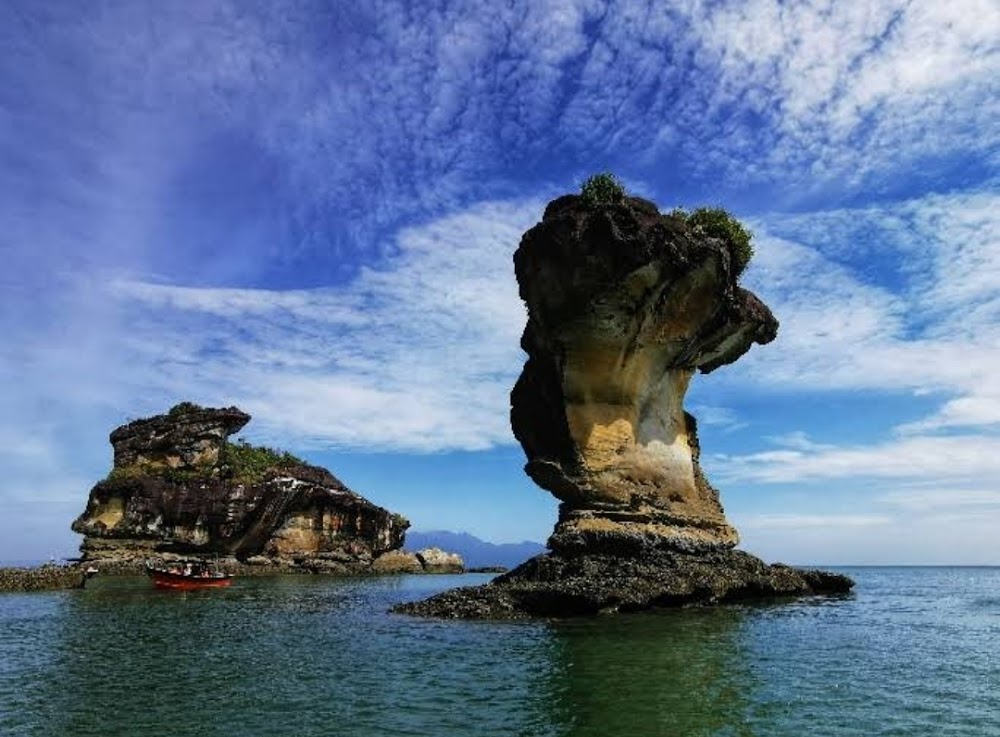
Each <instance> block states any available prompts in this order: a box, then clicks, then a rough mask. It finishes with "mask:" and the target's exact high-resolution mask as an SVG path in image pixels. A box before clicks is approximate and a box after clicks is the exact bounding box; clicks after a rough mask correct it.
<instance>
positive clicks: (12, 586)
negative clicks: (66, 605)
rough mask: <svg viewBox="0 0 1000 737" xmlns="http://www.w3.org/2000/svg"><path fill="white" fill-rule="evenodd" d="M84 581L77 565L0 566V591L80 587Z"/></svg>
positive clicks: (83, 576)
mask: <svg viewBox="0 0 1000 737" xmlns="http://www.w3.org/2000/svg"><path fill="white" fill-rule="evenodd" d="M85 582H86V576H85V575H84V572H83V569H82V568H80V567H79V566H71V565H70V566H60V565H50V564H46V565H43V566H39V567H37V568H0V592H4V591H51V590H54V589H82V588H83V585H84V583H85Z"/></svg>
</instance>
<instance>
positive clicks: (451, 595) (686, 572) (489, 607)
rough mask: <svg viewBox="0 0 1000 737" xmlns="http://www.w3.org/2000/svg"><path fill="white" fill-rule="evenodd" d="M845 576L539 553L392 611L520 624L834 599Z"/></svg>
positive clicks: (744, 560)
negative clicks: (479, 582) (480, 580)
mask: <svg viewBox="0 0 1000 737" xmlns="http://www.w3.org/2000/svg"><path fill="white" fill-rule="evenodd" d="M853 586H854V582H853V581H852V580H851V579H850V578H848V577H847V576H843V575H840V574H837V573H828V572H825V571H816V570H800V569H796V568H791V567H789V566H785V565H781V564H774V565H768V564H767V563H765V562H764V561H762V560H760V559H759V558H755V557H754V556H752V555H750V554H749V553H744V552H742V551H739V550H719V551H714V552H710V553H702V554H698V555H691V554H687V553H681V552H674V551H655V552H652V553H649V554H647V555H644V556H641V557H622V556H616V555H612V554H583V555H578V556H564V555H560V554H558V553H549V554H546V555H540V556H537V557H535V558H532V559H531V560H529V561H526V562H525V563H523V564H522V565H520V566H518V567H517V568H515V569H514V570H513V571H511V572H510V573H507V574H505V575H503V576H499V577H497V578H496V579H494V580H493V581H491V582H490V583H488V584H486V585H484V586H475V587H465V588H459V589H453V590H451V591H446V592H444V593H441V594H438V595H437V596H433V597H431V598H430V599H426V600H424V601H418V602H412V603H408V604H400V605H398V606H396V607H395V608H394V609H393V611H395V612H399V613H403V614H411V615H415V616H422V617H438V618H449V619H525V618H530V617H576V616H587V615H594V614H602V613H610V612H630V611H640V610H643V609H650V608H653V607H675V606H687V605H699V604H719V603H726V602H734V601H745V600H753V599H757V600H760V599H770V598H777V597H791V596H802V595H809V594H842V593H846V592H848V591H850V590H851V588H852V587H853Z"/></svg>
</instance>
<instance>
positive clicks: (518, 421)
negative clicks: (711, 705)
mask: <svg viewBox="0 0 1000 737" xmlns="http://www.w3.org/2000/svg"><path fill="white" fill-rule="evenodd" d="M734 248H735V246H734V245H733V244H731V243H729V242H726V241H723V240H720V239H717V238H713V237H709V236H708V235H707V234H706V233H705V232H704V231H702V230H700V229H699V228H695V227H691V226H690V225H689V224H688V222H687V220H686V219H685V218H684V217H676V216H672V215H666V216H665V215H661V214H660V213H659V211H658V210H657V208H656V206H655V205H653V204H652V203H650V202H647V201H645V200H641V199H637V198H627V199H625V200H624V201H623V202H620V203H617V204H607V205H594V204H588V203H587V202H585V201H584V200H583V199H582V198H580V197H577V196H573V195H570V196H566V197H561V198H559V199H557V200H555V201H553V202H551V203H550V204H549V205H548V207H547V208H546V210H545V215H544V217H543V219H542V222H540V223H539V224H538V225H536V226H535V227H533V228H532V229H531V230H529V231H528V232H527V233H525V234H524V237H523V238H522V240H521V243H520V246H519V247H518V249H517V252H516V253H515V254H514V266H515V271H516V274H517V280H518V285H519V287H520V294H521V298H522V299H523V300H524V302H525V304H526V305H527V308H528V323H527V326H526V327H525V330H524V334H523V336H522V339H521V346H522V348H523V349H524V350H525V352H526V353H527V354H528V360H527V362H526V363H525V366H524V370H523V371H522V373H521V376H520V378H519V379H518V381H517V384H516V385H515V386H514V389H513V391H512V393H511V425H512V427H513V430H514V434H515V436H516V437H517V439H518V441H519V442H520V443H521V446H522V447H523V448H524V451H525V454H526V455H527V459H528V462H527V465H526V467H525V470H526V472H527V473H528V475H529V476H531V478H532V479H533V480H534V481H535V482H536V483H537V484H538V485H539V486H541V487H542V488H544V489H546V490H548V491H549V492H551V493H552V494H553V495H554V496H556V498H558V499H559V500H560V502H561V505H560V511H559V520H558V523H557V524H556V528H555V531H554V532H553V534H552V536H551V537H550V538H549V543H548V544H549V548H550V550H551V552H550V553H548V554H545V555H541V556H538V557H536V558H533V559H531V560H529V561H527V562H526V563H524V564H523V565H521V566H519V567H518V568H516V569H514V570H513V571H511V572H509V573H507V574H505V575H503V576H500V577H498V578H497V579H495V580H494V581H493V582H491V583H490V584H487V585H486V586H481V587H475V588H464V589H457V590H455V591H449V592H445V593H444V594H440V595H438V596H436V597H432V598H431V599H429V600H427V601H424V602H417V603H413V604H407V605H404V606H400V607H398V608H397V610H398V611H402V612H406V613H410V614H419V615H426V616H440V617H491V618H496V617H500V618H508V617H523V616H572V615H580V614H595V613H598V612H607V611H622V610H636V609H642V608H647V607H652V606H669V605H682V604H694V603H718V602H725V601H733V600H738V599H746V598H759V597H773V596H790V595H798V594H807V593H833V592H843V591H847V590H849V589H850V587H851V585H852V582H851V581H850V579H848V578H846V577H844V576H839V575H836V574H825V573H822V572H816V571H798V570H795V569H792V568H789V567H787V566H782V565H773V566H769V565H767V564H765V563H764V562H763V561H760V560H759V559H757V558H755V557H753V556H752V555H749V554H747V553H744V552H740V551H737V550H734V549H733V548H734V546H735V545H736V544H737V542H738V540H739V537H738V535H737V532H736V530H735V529H734V528H733V527H732V525H730V524H729V522H728V520H727V519H726V517H725V514H724V512H723V509H722V505H721V503H720V500H719V495H718V492H717V491H716V490H715V489H714V488H713V487H712V486H711V485H710V484H709V483H708V480H707V479H706V478H705V476H704V474H703V473H702V470H701V467H700V465H699V455H700V446H699V442H698V435H697V425H696V422H695V419H694V417H693V416H691V415H690V414H688V413H687V412H685V411H684V395H685V393H686V392H687V388H688V385H689V383H690V381H691V379H692V377H693V376H694V374H695V373H697V372H702V373H707V372H709V371H713V370H715V369H716V368H719V367H720V366H723V365H726V364H729V363H732V362H734V361H736V360H737V359H738V358H739V357H740V356H742V355H743V354H745V353H746V352H747V351H748V350H749V349H750V347H751V346H752V345H753V344H755V343H757V344H766V343H769V342H770V341H772V340H773V339H774V338H775V336H776V334H777V329H778V322H777V320H776V319H775V318H774V316H773V315H772V314H771V311H770V310H769V309H768V308H767V306H766V305H764V304H763V302H761V301H760V300H759V299H758V298H757V297H756V296H755V295H753V294H752V293H750V292H748V291H747V290H745V289H742V288H741V287H739V286H738V284H737V277H738V272H739V268H740V266H739V262H738V258H737V255H736V253H735V251H734Z"/></svg>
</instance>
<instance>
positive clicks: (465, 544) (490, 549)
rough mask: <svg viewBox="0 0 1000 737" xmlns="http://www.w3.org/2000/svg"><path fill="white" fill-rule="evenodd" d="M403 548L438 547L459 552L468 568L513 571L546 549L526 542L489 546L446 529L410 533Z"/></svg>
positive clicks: (476, 539)
mask: <svg viewBox="0 0 1000 737" xmlns="http://www.w3.org/2000/svg"><path fill="white" fill-rule="evenodd" d="M403 547H404V549H406V550H420V549H421V548H430V547H438V548H441V549H442V550H447V551H448V552H450V553H458V554H459V555H461V556H462V558H463V559H464V560H465V566H466V567H467V568H480V567H483V566H506V567H507V568H513V567H515V566H517V565H519V564H521V563H523V562H524V561H526V560H527V559H528V558H531V557H532V556H535V555H538V554H539V553H544V552H545V546H544V545H542V544H541V543H536V542H530V541H527V540H526V541H524V542H519V543H499V544H498V543H490V542H486V541H485V540H480V539H479V538H478V537H476V536H475V535H470V534H469V533H467V532H448V531H447V530H431V531H428V532H419V531H417V532H407V533H406V543H405V545H404V546H403Z"/></svg>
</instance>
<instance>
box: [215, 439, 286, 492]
mask: <svg viewBox="0 0 1000 737" xmlns="http://www.w3.org/2000/svg"><path fill="white" fill-rule="evenodd" d="M219 464H220V465H225V466H227V467H228V469H229V472H230V474H231V475H232V478H233V479H234V480H235V481H238V482H241V483H254V482H256V481H260V480H261V479H263V478H264V476H265V475H266V474H267V472H268V471H270V470H272V469H282V468H290V467H292V466H301V465H305V461H303V460H302V459H301V458H299V457H297V456H295V455H292V454H291V453H289V452H287V451H279V450H275V449H273V448H268V447H267V446H263V445H250V443H248V442H247V441H245V440H243V439H242V438H240V439H238V440H237V441H236V442H235V443H230V442H228V441H227V442H226V443H225V444H224V445H223V446H222V453H221V454H220V456H219Z"/></svg>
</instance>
